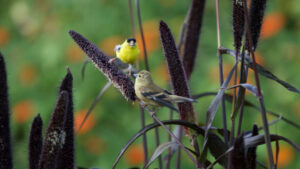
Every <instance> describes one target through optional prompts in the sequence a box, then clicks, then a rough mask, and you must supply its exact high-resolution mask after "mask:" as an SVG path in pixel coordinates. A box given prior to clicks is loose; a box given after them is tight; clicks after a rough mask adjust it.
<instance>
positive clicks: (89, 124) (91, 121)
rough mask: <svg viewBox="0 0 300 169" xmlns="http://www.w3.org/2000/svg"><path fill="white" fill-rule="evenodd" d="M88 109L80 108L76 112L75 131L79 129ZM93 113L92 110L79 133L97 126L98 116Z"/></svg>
mask: <svg viewBox="0 0 300 169" xmlns="http://www.w3.org/2000/svg"><path fill="white" fill-rule="evenodd" d="M87 111H88V110H87V109H83V110H80V111H78V112H76V113H75V117H74V126H75V131H78V129H79V127H80V125H81V123H82V121H83V119H84V117H85V114H86V112H87ZM93 114H94V113H93V112H92V113H91V114H90V115H89V117H88V118H87V119H86V121H85V123H84V124H83V126H82V127H81V129H80V130H79V132H78V134H79V135H80V134H84V133H86V132H88V131H90V130H91V129H92V128H94V127H95V124H96V118H95V116H94V115H93Z"/></svg>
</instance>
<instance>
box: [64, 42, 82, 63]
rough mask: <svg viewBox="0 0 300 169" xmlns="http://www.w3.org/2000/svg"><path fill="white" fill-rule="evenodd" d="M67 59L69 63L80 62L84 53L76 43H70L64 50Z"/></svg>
mask: <svg viewBox="0 0 300 169" xmlns="http://www.w3.org/2000/svg"><path fill="white" fill-rule="evenodd" d="M66 55H67V61H68V62H71V63H78V62H82V61H83V58H84V54H83V52H82V50H81V49H80V48H79V47H78V46H77V45H70V46H68V47H67V50H66Z"/></svg>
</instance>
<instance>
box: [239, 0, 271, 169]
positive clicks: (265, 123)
mask: <svg viewBox="0 0 300 169" xmlns="http://www.w3.org/2000/svg"><path fill="white" fill-rule="evenodd" d="M243 4H244V17H245V21H246V28H247V37H248V40H249V49H248V50H249V51H250V54H251V56H252V60H253V71H254V74H255V82H256V86H257V91H258V94H257V97H258V100H259V103H260V110H261V117H262V121H263V126H264V132H265V134H264V137H265V142H266V146H267V152H268V161H269V163H268V165H269V168H270V169H273V168H274V160H273V153H272V147H271V139H270V133H269V126H268V120H267V115H266V108H265V105H264V100H263V96H262V93H261V88H260V83H259V78H258V72H257V69H256V61H255V55H254V51H253V42H252V38H251V32H250V26H249V21H248V9H247V2H246V0H243Z"/></svg>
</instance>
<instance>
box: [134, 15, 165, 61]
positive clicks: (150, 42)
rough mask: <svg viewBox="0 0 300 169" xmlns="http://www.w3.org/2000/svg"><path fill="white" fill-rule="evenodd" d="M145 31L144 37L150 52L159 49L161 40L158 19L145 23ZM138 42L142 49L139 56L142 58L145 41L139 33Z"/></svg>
mask: <svg viewBox="0 0 300 169" xmlns="http://www.w3.org/2000/svg"><path fill="white" fill-rule="evenodd" d="M143 31H144V38H145V43H146V49H147V52H148V53H151V52H153V51H155V50H156V49H158V47H159V45H160V42H159V32H158V21H156V20H149V21H146V22H144V23H143ZM136 39H137V43H138V47H139V49H140V51H141V54H140V55H139V58H140V59H141V60H143V59H144V54H143V43H142V38H141V35H140V34H138V35H137V38H136Z"/></svg>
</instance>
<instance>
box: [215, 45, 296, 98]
mask: <svg viewBox="0 0 300 169" xmlns="http://www.w3.org/2000/svg"><path fill="white" fill-rule="evenodd" d="M220 50H221V52H222V53H226V54H229V55H231V56H233V57H235V51H234V50H231V49H227V48H224V47H222V48H221V49H220ZM239 61H241V54H239ZM245 64H246V65H248V66H249V67H250V68H251V69H253V64H252V59H251V58H250V56H249V54H245ZM256 69H257V72H258V73H259V74H261V75H262V76H265V77H266V78H269V79H271V80H274V81H276V82H277V83H279V84H281V85H282V86H283V87H285V88H286V89H288V90H289V91H291V92H295V93H299V94H300V91H299V90H298V89H297V88H295V87H294V86H292V85H291V84H289V83H287V82H285V81H283V80H280V79H279V78H278V77H277V76H275V75H274V74H273V73H272V72H270V71H268V70H267V69H265V68H264V67H263V66H261V65H260V64H257V63H256Z"/></svg>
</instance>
